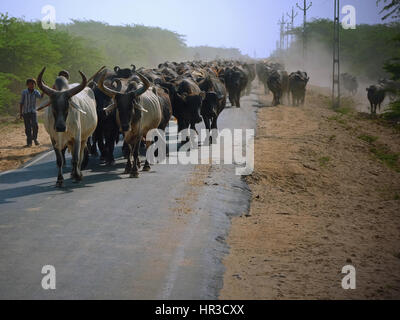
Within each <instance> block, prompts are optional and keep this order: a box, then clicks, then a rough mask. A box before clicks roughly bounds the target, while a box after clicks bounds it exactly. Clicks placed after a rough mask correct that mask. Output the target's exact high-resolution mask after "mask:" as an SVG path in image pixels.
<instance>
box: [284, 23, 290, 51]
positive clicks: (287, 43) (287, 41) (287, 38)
mask: <svg viewBox="0 0 400 320" xmlns="http://www.w3.org/2000/svg"><path fill="white" fill-rule="evenodd" d="M289 32H290V23H289V22H288V23H287V24H286V33H285V35H286V50H289Z"/></svg>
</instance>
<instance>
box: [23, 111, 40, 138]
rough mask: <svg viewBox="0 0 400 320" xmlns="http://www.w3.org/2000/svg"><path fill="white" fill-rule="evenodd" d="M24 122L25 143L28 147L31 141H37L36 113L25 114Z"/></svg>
mask: <svg viewBox="0 0 400 320" xmlns="http://www.w3.org/2000/svg"><path fill="white" fill-rule="evenodd" d="M24 122H25V134H26V142H27V144H28V145H31V144H32V140H33V141H36V140H37V136H38V130H39V127H38V120H37V114H36V112H33V113H25V114H24Z"/></svg>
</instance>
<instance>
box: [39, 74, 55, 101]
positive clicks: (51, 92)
mask: <svg viewBox="0 0 400 320" xmlns="http://www.w3.org/2000/svg"><path fill="white" fill-rule="evenodd" d="M45 71H46V67H44V68H43V70H42V71H41V72H40V74H39V76H38V79H37V83H38V87H39V89H40V90H42V91H43V92H44V93H45V94H47V95H48V96H49V97H51V96H52V95H54V94H55V93H56V92H57V91H56V90H54V89H52V88H50V87H48V86H47V85H45V84H44V82H43V74H44V72H45Z"/></svg>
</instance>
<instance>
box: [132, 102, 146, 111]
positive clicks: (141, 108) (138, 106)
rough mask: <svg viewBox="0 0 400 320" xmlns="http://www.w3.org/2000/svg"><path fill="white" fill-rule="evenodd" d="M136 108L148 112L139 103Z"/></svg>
mask: <svg viewBox="0 0 400 320" xmlns="http://www.w3.org/2000/svg"><path fill="white" fill-rule="evenodd" d="M135 109H137V110H140V111H142V112H146V113H148V111H147V110H146V109H145V108H143V107H142V106H141V105H140V104H139V103H135Z"/></svg>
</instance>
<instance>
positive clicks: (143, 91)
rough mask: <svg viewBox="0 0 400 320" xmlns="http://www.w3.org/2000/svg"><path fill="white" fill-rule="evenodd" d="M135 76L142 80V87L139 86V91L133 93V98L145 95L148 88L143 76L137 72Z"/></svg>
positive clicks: (148, 85) (148, 83) (147, 82)
mask: <svg viewBox="0 0 400 320" xmlns="http://www.w3.org/2000/svg"><path fill="white" fill-rule="evenodd" d="M137 75H138V77H139V78H140V80H142V82H143V86H141V87H140V88H139V89H137V90H136V91H134V92H133V94H134V95H135V97H139V96H141V95H142V94H143V93H145V92H146V91H147V90H148V89H149V88H150V82H149V80H147V78H146V77H145V76H143V75H142V74H140V73H139V72H138V73H137Z"/></svg>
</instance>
